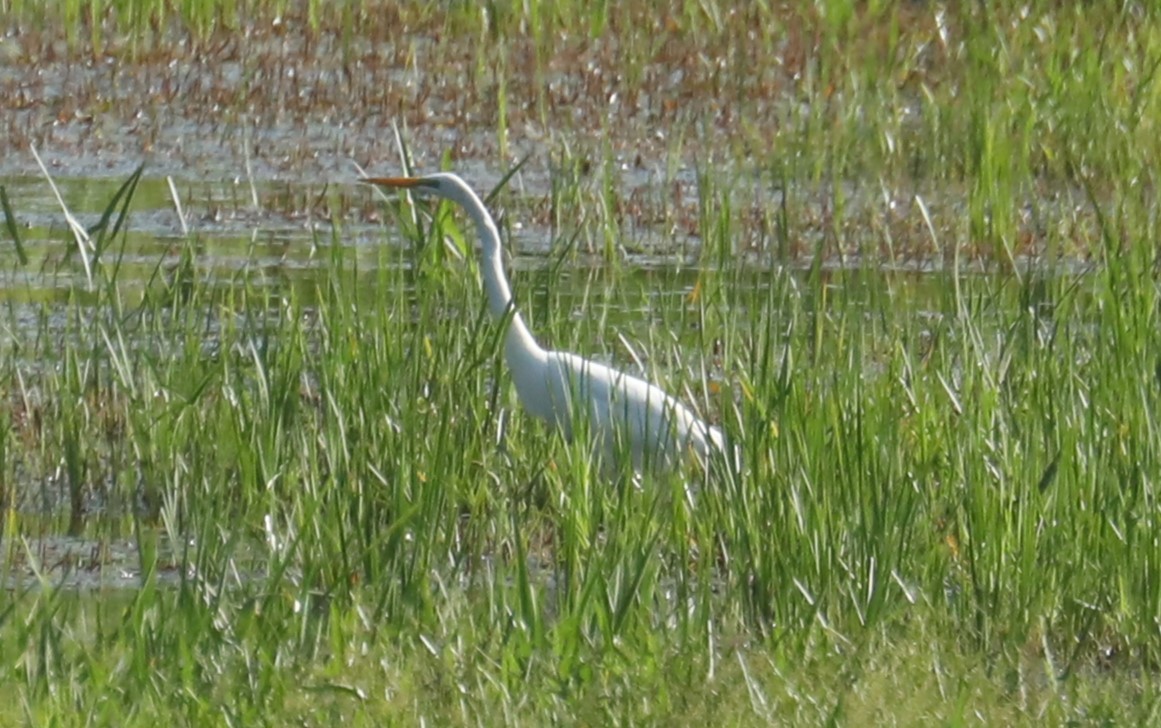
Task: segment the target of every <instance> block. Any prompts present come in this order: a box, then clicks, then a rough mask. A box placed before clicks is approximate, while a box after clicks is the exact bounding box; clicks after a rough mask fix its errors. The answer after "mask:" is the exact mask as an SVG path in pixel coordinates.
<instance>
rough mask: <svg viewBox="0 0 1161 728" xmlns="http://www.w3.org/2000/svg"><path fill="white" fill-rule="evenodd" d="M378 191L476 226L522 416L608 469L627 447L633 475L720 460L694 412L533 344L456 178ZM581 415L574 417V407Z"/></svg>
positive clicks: (716, 433) (716, 439)
mask: <svg viewBox="0 0 1161 728" xmlns="http://www.w3.org/2000/svg"><path fill="white" fill-rule="evenodd" d="M363 181H364V182H368V183H370V184H373V185H378V186H380V187H390V188H404V189H411V190H414V191H416V192H424V193H427V194H430V195H434V196H436V197H442V198H444V199H446V200H450V201H452V202H455V203H457V204H459V205H460V206H461V207H463V208H464V211H465V212H467V214H468V216H469V217H471V218H472V220H473V221H474V222H475V223H476V231H477V233H478V234H479V237H480V243H481V246H482V275H483V279H484V289H485V291H486V292H487V296H488V309H489V311H490V312H491V314H492V316H493V317H494V318H495V319H496V320H497V321H500V322H501V323H504V322H506V323H507V326H508V329H507V331H506V332H505V338H504V356H505V358H506V359H507V362H508V368H509V369H510V370H511V372H512V381H513V382H514V383H515V384H516V393H517V395H518V396H519V398H520V401H521V403H522V404H523V405H524V408H525V409H526V410H528V412H529V413H531V414H532V415H534V416H535V417H537V418H539V419H541V420H543V421H545V422H547V423H549V424H550V425H553V426H555V427H557V428H559V429H560V430H561V432H562V433H563V434H564V436H565V437H566V438H568V439H570V440H571V439H572V436H573V424H574V423H575V422H579V421H580V420H579V417H584V418H586V419H585V421H584V422H583V426H586V427H587V428H588V431H589V434H590V435H591V436H592V437H593V438H594V441H595V442H594V444H595V445H596V446H597V448H598V453H599V454H602V455H603V456H605V457H609V458H611V459H612V460H613V461H614V462H611V463H610V462H603V463H602V465H603V466H608V465H615V464H616V462H615V461H616V458H617V455H618V454H620V453H623V452H624V450H623V449H621V448H624V447H627V448H628V450H629V452H630V453H631V454H632V459H633V467H634V469H635V470H637V471H641V470H642V469H643V468H647V467H653V466H660V467H662V468H667V467H674V466H677V465H679V464H680V463H681V462H682V461H683V460H686V459H687V458H689V457H690V456H693V457H696V458H697V460H698V462H700V463H702V465H703V467H704V466H705V465H707V464H708V459H709V458H710V457H712V455H713V453H714V452H715V451H716V452H725V451H726V443H725V438H724V436H723V435H722V432H721V430H719V429H718V428H716V427H711V426H710V425H708V424H706V423H705V422H704V421H702V420H701V419H700V418H699V417H698V416H697V415H695V414H694V413H693V411H692V410H691V409H690V408H689V407H686V406H685V405H684V404H682V403H681V402H679V401H678V400H677V399H675V398H674V397H671V396H670V395H668V394H666V393H665V391H664V390H662V389H661V388H660V387H658V386H656V385H654V384H650V383H649V382H646V381H645V380H643V379H639V378H637V377H634V376H632V375H629V374H626V373H625V372H621V371H617V370H616V369H613V368H612V367H608V366H606V365H604V364H601V363H599V362H594V361H589V360H587V359H585V358H583V357H580V356H577V355H576V354H573V353H570V352H567V351H546V350H545V349H544V348H542V347H541V346H540V345H539V344H538V343H537V342H536V339H535V338H534V337H533V336H532V332H531V331H529V330H528V326H527V325H526V324H525V323H524V319H523V318H521V316H520V313H519V312H517V311H516V310H515V309H514V303H513V300H512V291H511V289H510V288H509V286H508V278H507V276H506V275H505V274H504V264H503V255H502V249H501V245H500V233H499V231H498V230H497V229H496V223H495V222H494V221H493V220H492V216H491V215H490V214H488V210H487V208H486V207H485V206H484V203H483V202H481V201H480V198H479V197H478V196H477V195H476V193H475V192H473V191H472V189H471V188H470V187H469V186H468V185H467V183H466V182H464V181H463V180H462V179H460V177H458V176H457V175H454V174H448V173H441V174H432V175H427V176H425V177H367V178H364V179H363ZM578 401H579V402H580V404H581V406H582V407H583V409H582V410H581V411H579V412H578V411H576V410H575V409H574V407H573V404H574V403H575V402H578Z"/></svg>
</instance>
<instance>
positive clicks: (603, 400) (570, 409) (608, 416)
mask: <svg viewBox="0 0 1161 728" xmlns="http://www.w3.org/2000/svg"><path fill="white" fill-rule="evenodd" d="M548 363H549V367H548V372H547V375H548V382H547V384H548V388H549V395H550V397H551V399H552V401H553V402H554V405H556V406H554V408H553V411H554V415H555V417H554V419H555V424H556V425H558V426H559V427H560V428H561V429H562V430H563V432H564V433H565V435H566V436H568V437H570V438H571V437H572V435H573V429H574V425H575V424H581V425H582V426H584V427H587V428H588V433H589V435H590V436H591V437H593V438H594V439H595V440H596V444H597V445H598V446H599V448H600V450H601V451H602V455H603V456H605V457H615V456H616V455H618V454H621V453H623V452H625V451H626V450H628V451H629V452H630V453H631V454H632V458H633V465H634V467H635V468H638V469H641V468H643V467H648V466H651V465H654V464H656V465H660V466H672V465H676V464H677V463H679V462H681V461H682V460H683V459H687V458H689V457H690V456H696V457H697V458H700V459H702V460H704V459H705V458H706V457H708V456H709V455H710V452H711V450H712V449H715V448H717V449H724V445H725V442H724V438H723V437H722V434H721V432H720V431H719V430H718V429H716V428H714V427H710V426H708V425H707V424H705V423H704V422H702V420H701V419H699V418H698V417H697V415H695V414H694V413H693V412H692V411H691V410H690V409H689V408H688V407H686V406H685V405H684V404H682V403H681V402H679V401H678V400H677V399H675V398H674V397H671V396H670V395H668V394H666V393H665V391H664V390H662V389H661V388H660V387H657V386H656V385H653V384H650V383H649V382H647V381H645V380H643V379H640V378H638V377H634V376H632V375H629V374H626V373H625V372H620V371H617V370H616V369H613V368H611V367H608V366H606V365H604V364H601V363H599V362H594V361H589V360H587V359H584V358H583V357H580V356H577V355H575V354H570V353H568V352H562V351H554V352H548ZM578 402H579V403H581V404H583V409H580V410H578V408H577V407H575V406H574V404H575V403H578ZM578 417H584V421H583V422H580V421H579V420H578V419H577V418H578Z"/></svg>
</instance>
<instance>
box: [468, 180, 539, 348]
mask: <svg viewBox="0 0 1161 728" xmlns="http://www.w3.org/2000/svg"><path fill="white" fill-rule="evenodd" d="M474 202H475V204H476V206H478V207H479V209H480V211H483V212H484V214H474V215H472V217H473V218H475V220H476V232H477V233H478V234H479V236H480V243H481V257H480V273H481V275H482V276H483V279H484V292H485V293H486V294H487V296H488V311H489V312H490V313H491V314H492V317H493V318H494V319H496V320H497V321H500V322H503V321H505V320H508V331H507V333H506V334H505V338H504V350H505V353H506V354H507V356H508V358H509V360H511V359H512V357H513V356H515V355H519V354H520V353H539V352H540V351H541V349H540V345H539V344H537V343H536V339H535V338H534V337H533V336H532V332H531V331H529V330H528V326H527V325H526V324H525V323H524V319H523V318H522V317H521V316H520V312H519V311H517V310H516V307H515V303H514V302H513V300H512V289H511V288H510V287H509V286H508V276H507V275H506V274H505V273H504V255H503V251H502V249H501V247H500V231H499V230H497V229H496V224H495V223H494V222H492V217H491V216H490V215H488V214H487V212H486V210H485V208H484V205H483V203H482V202H480V201H479V198H477V199H476V200H474ZM509 309H512V310H511V313H509Z"/></svg>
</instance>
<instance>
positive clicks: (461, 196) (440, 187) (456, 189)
mask: <svg viewBox="0 0 1161 728" xmlns="http://www.w3.org/2000/svg"><path fill="white" fill-rule="evenodd" d="M360 181H362V182H366V183H367V184H372V185H375V186H377V187H387V188H390V189H405V190H411V191H413V192H419V193H425V194H429V195H434V196H436V197H442V198H444V199H445V200H451V201H452V202H456V203H459V204H460V205H463V206H465V207H469V208H470V207H483V205H482V204H481V203H480V199H479V198H478V197H477V196H476V193H475V192H472V188H471V187H468V184H467V182H464V181H463V179H461V178H460V177H459V176H458V175H455V174H451V173H450V172H439V173H436V174H428V175H424V176H422V177H364V178H363V179H362V180H360Z"/></svg>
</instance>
